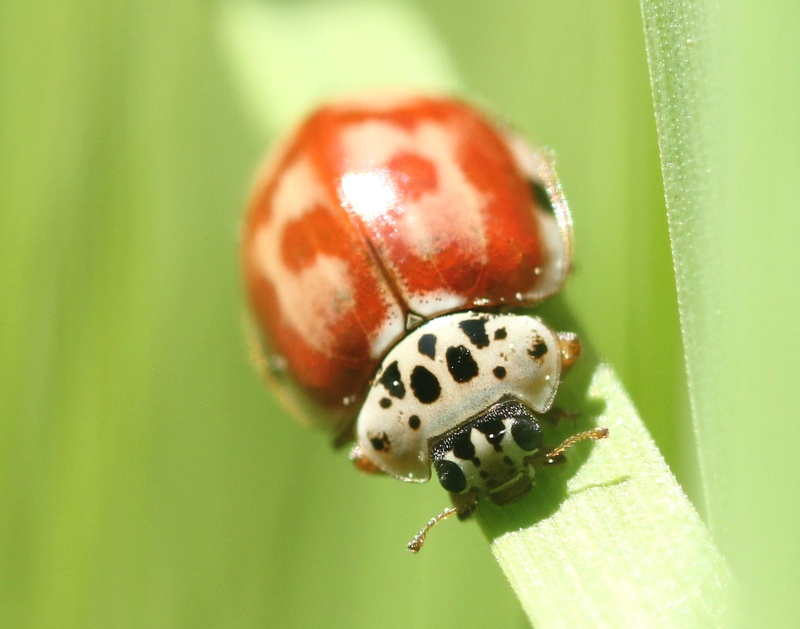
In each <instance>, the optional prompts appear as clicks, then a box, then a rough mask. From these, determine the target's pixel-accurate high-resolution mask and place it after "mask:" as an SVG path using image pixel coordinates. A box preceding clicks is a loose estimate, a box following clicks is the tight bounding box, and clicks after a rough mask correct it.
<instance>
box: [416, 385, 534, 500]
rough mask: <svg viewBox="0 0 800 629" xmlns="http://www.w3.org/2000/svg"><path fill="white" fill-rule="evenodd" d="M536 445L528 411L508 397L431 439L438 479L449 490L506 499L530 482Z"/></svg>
mask: <svg viewBox="0 0 800 629" xmlns="http://www.w3.org/2000/svg"><path fill="white" fill-rule="evenodd" d="M541 445H542V429H541V427H540V426H539V422H538V421H536V418H535V416H534V414H533V411H531V409H530V408H529V407H528V406H527V405H525V404H524V403H522V402H521V401H519V400H517V399H515V398H508V399H504V400H501V401H500V402H498V403H497V404H494V405H493V406H491V407H490V408H489V409H487V410H486V411H485V412H483V413H481V414H480V415H478V416H477V417H475V418H474V419H472V420H471V421H469V422H467V423H466V424H464V425H462V426H460V427H458V428H457V429H455V430H454V431H452V432H450V433H449V434H447V435H445V436H444V437H443V438H442V439H440V440H439V441H437V442H435V443H434V444H433V445H432V447H431V455H432V457H431V458H432V459H433V467H434V469H435V470H436V475H437V477H438V478H439V483H441V485H442V487H444V488H445V489H446V490H447V491H448V492H450V493H451V494H454V495H455V496H466V495H469V494H472V495H482V496H485V497H487V498H488V499H489V500H491V501H492V502H493V503H495V504H507V503H509V502H513V501H514V500H517V499H518V498H521V497H522V496H524V495H525V494H526V493H528V491H529V490H530V488H531V486H532V485H533V468H532V467H531V466H530V462H531V460H532V458H533V457H534V456H535V455H536V453H537V452H538V451H539V449H540V448H541Z"/></svg>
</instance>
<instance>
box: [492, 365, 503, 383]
mask: <svg viewBox="0 0 800 629" xmlns="http://www.w3.org/2000/svg"><path fill="white" fill-rule="evenodd" d="M492 373H493V374H494V377H495V378H497V379H498V380H502V379H503V378H505V377H506V368H505V367H495V368H494V369H492Z"/></svg>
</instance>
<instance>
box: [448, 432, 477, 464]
mask: <svg viewBox="0 0 800 629" xmlns="http://www.w3.org/2000/svg"><path fill="white" fill-rule="evenodd" d="M470 432H471V431H469V430H467V431H464V432H462V433H459V434H458V435H457V436H456V438H455V439H454V440H453V454H455V455H456V456H457V457H458V458H459V459H464V460H465V461H469V460H470V459H472V458H474V457H475V446H474V445H472V439H470V438H469V435H470Z"/></svg>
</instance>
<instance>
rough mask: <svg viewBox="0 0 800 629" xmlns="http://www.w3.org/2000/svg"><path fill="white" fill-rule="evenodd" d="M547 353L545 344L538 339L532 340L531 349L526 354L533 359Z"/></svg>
mask: <svg viewBox="0 0 800 629" xmlns="http://www.w3.org/2000/svg"><path fill="white" fill-rule="evenodd" d="M546 353H547V344H546V343H545V342H544V341H543V340H542V339H541V338H540V337H538V336H537V337H536V338H535V339H533V347H532V348H531V349H529V350H528V354H530V355H531V356H533V357H534V358H541V357H542V356H544V355H545V354H546Z"/></svg>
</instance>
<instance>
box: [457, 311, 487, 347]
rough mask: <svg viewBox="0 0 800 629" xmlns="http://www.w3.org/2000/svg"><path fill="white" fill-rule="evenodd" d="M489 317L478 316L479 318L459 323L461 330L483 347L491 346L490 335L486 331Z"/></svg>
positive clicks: (476, 344) (474, 343)
mask: <svg viewBox="0 0 800 629" xmlns="http://www.w3.org/2000/svg"><path fill="white" fill-rule="evenodd" d="M487 321H489V318H488V317H478V318H477V319H467V320H466V321H462V322H461V323H459V324H458V327H459V328H461V331H462V332H464V334H466V335H467V336H468V337H469V340H470V341H471V342H472V344H473V345H474V346H475V347H477V348H478V349H481V348H483V347H488V346H489V335H488V334H487V333H486V322H487Z"/></svg>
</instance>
